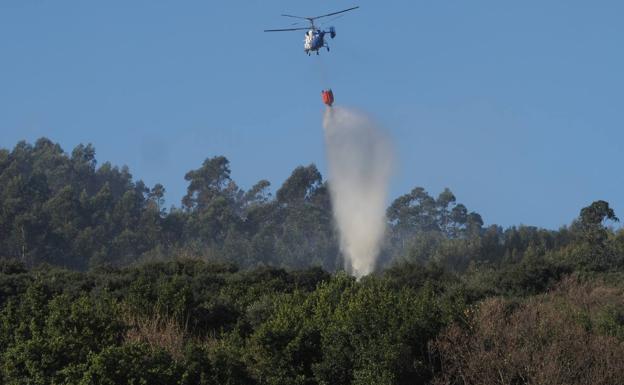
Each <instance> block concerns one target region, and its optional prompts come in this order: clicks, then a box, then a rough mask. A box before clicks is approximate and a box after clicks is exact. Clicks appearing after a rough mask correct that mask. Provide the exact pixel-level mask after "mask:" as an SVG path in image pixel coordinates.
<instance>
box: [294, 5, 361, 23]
mask: <svg viewBox="0 0 624 385" xmlns="http://www.w3.org/2000/svg"><path fill="white" fill-rule="evenodd" d="M358 8H360V7H359V6H357V7H352V8H349V9H344V10H342V11H338V12H332V13H328V14H327V15H321V16H315V17H310V19H313V20H316V19H320V18H321V17H327V16H332V15H337V14H339V13H343V12H348V11H353V10H354V9H358ZM282 16H284V15H282Z"/></svg>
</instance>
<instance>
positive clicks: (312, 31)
mask: <svg viewBox="0 0 624 385" xmlns="http://www.w3.org/2000/svg"><path fill="white" fill-rule="evenodd" d="M357 8H360V7H359V6H358V7H352V8H349V9H344V10H342V11H338V12H332V13H328V14H326V15H321V16H314V17H303V16H294V15H282V16H286V17H292V18H295V19H303V20H307V21H309V22H310V26H309V27H302V28H283V29H265V30H264V32H285V31H306V33H305V39H304V41H303V51H304V52H305V53H307V54H308V56H310V54H311V53H312V52H315V51H316V54H317V55H318V54H319V50H320V49H321V48H323V47H325V48H327V51H328V52H329V45H328V44H327V43H326V42H325V34H329V36H330V37H331V38H332V39H333V38H335V37H336V29H335V28H334V27H329V29H328V30H326V31H324V30H322V29H319V28H318V27H317V26H316V25H314V20H316V19H320V18H323V17H328V16H333V15H337V14H339V13H344V12H348V11H352V10H354V9H357ZM338 17H340V16H338ZM296 24H298V23H294V24H293V25H296Z"/></svg>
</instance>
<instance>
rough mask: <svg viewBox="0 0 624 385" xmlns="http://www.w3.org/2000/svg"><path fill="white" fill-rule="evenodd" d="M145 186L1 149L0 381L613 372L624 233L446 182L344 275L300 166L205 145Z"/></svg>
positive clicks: (544, 376) (89, 165)
mask: <svg viewBox="0 0 624 385" xmlns="http://www.w3.org/2000/svg"><path fill="white" fill-rule="evenodd" d="M185 179H186V180H187V181H188V189H187V194H186V195H185V196H184V198H183V199H182V202H181V205H180V207H175V206H174V207H171V208H165V207H163V202H164V194H165V189H164V187H163V186H162V185H159V184H157V185H155V186H153V187H149V186H146V185H145V184H144V183H143V182H141V181H139V180H135V179H133V177H132V175H131V174H130V172H129V170H128V169H127V168H125V167H122V168H119V167H115V166H113V165H111V164H109V163H104V164H102V165H101V166H99V167H98V166H97V163H96V160H95V150H94V148H93V147H92V146H90V145H87V146H84V145H80V146H78V147H76V148H75V149H74V150H73V151H72V152H71V154H67V153H65V152H64V151H63V150H62V149H61V147H60V146H59V145H58V144H55V143H53V142H51V141H50V140H48V139H45V138H42V139H39V140H38V141H37V142H36V143H35V144H34V145H31V144H28V143H25V142H21V143H19V144H17V145H16V146H15V148H13V149H12V150H10V151H9V150H1V149H0V383H3V384H126V383H127V384H258V385H261V384H267V385H273V384H275V385H277V384H284V385H286V384H302V385H303V384H306V385H307V384H310V385H313V384H337V385H338V384H340V385H342V384H345V385H348V384H375V385H383V384H453V385H455V384H457V385H459V384H475V385H477V384H588V383H591V384H621V383H623V382H624V364H623V362H624V361H622V359H621V358H622V357H623V356H624V230H621V229H620V230H614V229H613V228H611V227H609V225H610V224H613V223H615V222H616V221H617V220H618V218H617V216H616V213H614V212H613V210H612V209H611V208H610V207H609V204H608V203H607V202H605V201H600V200H597V201H595V202H593V203H590V204H588V206H587V207H584V208H581V209H580V212H579V214H578V217H577V218H576V219H574V220H573V221H572V223H571V224H570V225H569V226H566V227H563V228H561V229H558V230H546V229H540V228H536V227H531V226H520V227H511V228H507V229H503V228H501V227H500V226H496V225H493V226H488V227H484V226H483V220H482V218H481V216H480V215H479V214H478V213H475V212H471V211H469V210H468V209H467V208H466V207H465V206H464V205H462V204H460V203H458V202H457V201H456V198H455V196H454V195H453V194H452V192H451V191H450V190H448V189H446V190H444V191H443V192H442V193H440V194H439V195H438V196H437V197H432V196H431V195H429V194H428V193H427V192H426V191H425V190H424V189H422V188H419V187H416V188H414V189H413V190H412V191H410V192H409V193H407V194H405V195H403V196H401V197H399V198H397V199H396V200H394V201H393V202H392V203H391V205H390V206H389V208H388V210H387V217H388V232H387V239H386V241H385V244H384V247H383V250H382V255H381V257H380V261H379V264H378V268H377V271H376V273H375V274H372V275H370V276H366V277H364V278H363V279H361V280H360V281H356V280H355V279H354V278H352V277H350V276H349V275H348V274H347V272H344V271H342V270H343V261H342V259H341V257H340V252H339V248H338V242H337V238H336V232H335V229H334V225H333V221H332V212H331V202H330V200H329V195H328V188H327V184H326V182H325V181H323V179H322V176H321V174H320V173H319V172H318V170H317V169H316V167H315V166H314V165H309V166H306V167H298V168H296V169H295V170H293V172H292V174H291V176H290V177H289V178H288V179H287V180H286V181H285V182H284V183H283V184H282V185H281V186H280V187H279V188H277V189H276V190H275V194H274V195H272V194H270V193H269V192H270V184H269V182H268V181H265V180H261V181H259V182H258V183H257V184H256V185H255V186H253V187H252V188H251V189H249V190H247V191H244V190H242V189H240V188H239V187H238V186H237V185H236V184H235V182H234V181H232V180H231V178H230V169H229V163H228V161H227V159H226V158H224V157H214V158H209V159H206V161H205V162H204V163H203V164H202V165H201V167H199V168H198V169H196V170H191V171H189V172H188V173H187V174H186V175H185Z"/></svg>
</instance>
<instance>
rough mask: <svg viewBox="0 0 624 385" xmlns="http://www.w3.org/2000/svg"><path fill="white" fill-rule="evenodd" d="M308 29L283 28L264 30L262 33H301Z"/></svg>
mask: <svg viewBox="0 0 624 385" xmlns="http://www.w3.org/2000/svg"><path fill="white" fill-rule="evenodd" d="M309 29H310V28H283V29H265V30H264V32H284V31H303V30H306V31H307V30H309Z"/></svg>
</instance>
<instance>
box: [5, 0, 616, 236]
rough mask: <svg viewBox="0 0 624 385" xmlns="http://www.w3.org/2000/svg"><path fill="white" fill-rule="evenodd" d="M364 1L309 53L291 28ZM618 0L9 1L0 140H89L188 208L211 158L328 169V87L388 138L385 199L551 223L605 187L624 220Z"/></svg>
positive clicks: (248, 178) (268, 171)
mask: <svg viewBox="0 0 624 385" xmlns="http://www.w3.org/2000/svg"><path fill="white" fill-rule="evenodd" d="M352 5H360V6H361V8H360V9H359V10H356V11H354V12H352V13H351V14H349V15H348V16H345V17H343V18H340V19H338V20H335V22H334V24H335V26H336V28H337V32H338V36H337V38H336V39H335V40H333V41H330V44H331V47H332V51H331V52H330V53H329V54H326V53H325V52H323V54H322V55H321V56H320V57H307V56H306V55H304V53H303V51H302V40H303V34H302V33H299V32H292V33H283V34H265V33H263V32H262V30H263V29H265V28H279V27H284V26H287V25H288V24H289V23H291V22H292V20H290V19H286V18H281V17H279V14H281V13H284V12H286V13H293V14H302V15H315V14H321V13H326V12H330V11H334V10H339V9H342V8H347V7H350V6H352ZM623 14H624V3H623V2H621V1H595V2H588V1H573V0H561V1H555V0H551V1H533V0H530V1H513V2H512V1H495V0H492V1H470V2H468V1H451V0H449V1H433V0H427V1H413V0H401V1H399V0H395V1H389V2H380V1H368V0H366V1H352V0H349V1H347V0H332V1H329V0H318V1H307V2H302V1H297V2H294V1H286V0H280V1H270V0H256V1H249V0H248V1H240V0H230V1H205V0H202V1H181V2H180V1H176V2H174V1H155V0H149V1H148V0H144V1H139V0H136V1H117V0H115V1H113V0H107V1H100V2H92V1H84V0H75V1H62V0H59V1H56V0H55V1H52V0H2V1H1V2H0V147H3V148H12V147H13V146H14V145H15V144H16V143H17V142H18V141H19V140H22V139H25V140H27V141H30V142H33V141H34V140H36V138H38V137H41V136H46V137H48V138H50V139H52V140H54V141H57V142H59V143H60V144H61V145H62V146H63V148H64V149H65V150H66V151H68V152H69V151H71V149H72V148H73V147H74V146H75V145H77V144H79V143H93V145H94V146H95V148H96V151H97V159H98V162H99V163H100V164H101V163H103V162H104V161H111V162H112V163H113V164H116V165H124V164H126V165H128V166H129V167H130V170H131V172H132V173H133V175H134V176H135V177H136V178H140V179H143V180H144V181H145V182H146V183H147V184H148V185H153V184H155V183H157V182H160V183H162V184H163V185H165V188H166V189H167V192H168V193H167V199H168V204H176V205H179V200H180V198H181V196H182V195H183V194H184V192H185V189H186V182H185V181H184V179H183V176H184V174H185V173H186V172H187V171H189V170H191V169H195V168H198V167H199V166H200V165H201V162H202V161H203V160H204V159H205V158H207V157H212V156H215V155H225V156H226V157H227V158H228V159H229V160H230V161H231V167H232V176H233V178H234V180H235V181H236V182H237V183H238V184H239V185H240V186H241V187H243V188H248V187H250V186H251V185H252V184H253V183H255V182H256V181H257V180H259V179H262V178H266V179H268V180H270V181H271V182H272V183H273V186H274V187H277V186H279V185H280V184H281V183H282V182H283V180H284V179H285V178H286V177H287V176H288V175H289V174H290V172H291V171H292V170H293V169H294V168H295V167H296V166H298V165H306V164H309V163H316V164H317V165H318V166H319V168H320V169H321V171H322V172H323V173H324V175H326V174H327V173H326V169H325V161H324V150H323V140H322V131H321V115H322V111H323V107H324V106H323V105H322V104H321V102H320V96H319V92H320V90H321V88H324V87H329V86H331V87H332V88H333V89H334V91H335V94H336V101H337V103H339V104H341V105H346V106H352V107H356V108H359V109H361V110H363V111H366V112H367V113H368V114H370V115H372V116H373V117H374V118H375V119H377V120H378V121H379V122H380V123H382V124H383V125H384V126H385V128H386V129H387V130H388V132H389V134H390V136H391V137H392V138H393V140H394V142H395V144H396V150H397V153H398V156H397V158H398V160H399V162H398V163H399V167H398V170H397V172H396V175H395V177H394V179H393V183H392V187H391V198H394V197H396V196H398V195H400V194H403V193H406V192H408V191H409V190H410V189H411V188H413V187H415V186H423V187H425V188H426V189H427V190H428V191H429V192H430V193H432V194H435V195H437V194H438V193H439V192H440V191H441V190H442V189H443V188H444V187H447V186H448V187H449V188H451V190H452V191H453V192H454V193H455V195H456V196H457V197H458V200H459V201H460V202H463V203H465V204H466V206H467V207H468V208H469V209H471V210H475V211H477V212H479V213H481V214H482V216H483V218H484V219H485V221H486V223H498V224H502V225H504V226H509V225H514V224H531V225H538V226H543V227H547V228H557V227H559V226H560V225H563V224H567V223H569V222H570V221H571V220H572V219H573V218H574V217H576V216H577V215H578V212H579V209H580V208H581V207H583V206H586V205H588V204H589V203H591V202H592V201H593V200H597V199H604V200H607V201H609V202H610V203H611V204H612V206H613V207H614V208H615V210H616V213H618V214H620V216H622V217H624V177H623V176H622V169H623V164H624V156H623V155H624V124H623V123H624V119H623V113H624V91H623V90H624V49H623V47H624V23H623V22H622V15H623Z"/></svg>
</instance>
